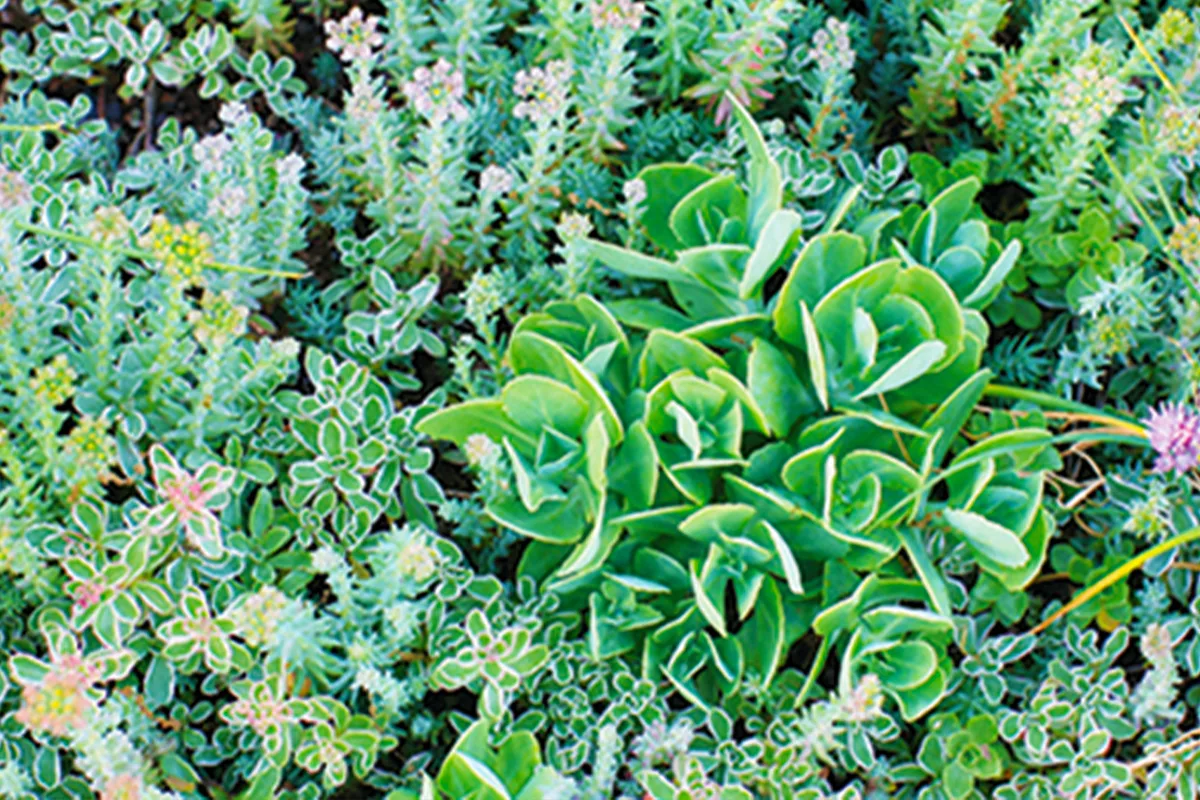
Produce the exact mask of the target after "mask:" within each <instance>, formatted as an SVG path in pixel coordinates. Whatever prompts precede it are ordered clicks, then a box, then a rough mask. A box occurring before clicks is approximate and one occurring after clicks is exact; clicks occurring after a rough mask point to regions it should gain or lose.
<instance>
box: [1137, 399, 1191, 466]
mask: <svg viewBox="0 0 1200 800" xmlns="http://www.w3.org/2000/svg"><path fill="white" fill-rule="evenodd" d="M1143 422H1145V424H1146V427H1147V428H1148V429H1149V435H1150V446H1151V447H1153V448H1154V451H1155V452H1156V453H1158V458H1157V459H1155V460H1154V471H1155V472H1170V471H1171V470H1174V471H1175V472H1187V471H1188V470H1190V469H1192V468H1193V467H1195V466H1196V463H1197V461H1200V414H1197V413H1196V412H1194V411H1191V410H1189V409H1187V408H1184V406H1183V404H1182V403H1163V404H1162V406H1160V407H1159V408H1157V409H1151V411H1150V416H1149V417H1148V418H1147V419H1145V420H1143Z"/></svg>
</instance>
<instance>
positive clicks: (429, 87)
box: [404, 58, 467, 125]
mask: <svg viewBox="0 0 1200 800" xmlns="http://www.w3.org/2000/svg"><path fill="white" fill-rule="evenodd" d="M465 92H466V83H465V82H464V80H463V74H462V73H461V72H459V71H458V70H456V69H454V68H453V67H452V66H450V63H449V62H447V61H446V60H445V59H440V58H439V59H438V61H437V63H436V64H434V65H433V68H432V69H430V68H429V67H418V68H417V70H416V71H415V72H414V73H413V76H412V80H410V81H408V82H407V83H405V84H404V96H405V97H407V98H408V102H410V103H412V105H413V108H414V109H416V111H417V113H418V114H420V115H421V116H423V117H425V118H426V119H427V120H429V121H430V122H432V123H434V124H436V125H440V124H441V123H443V122H445V121H446V120H448V119H455V120H460V121H461V120H464V119H466V118H467V107H466V106H465V105H463V103H462V99H463V94H464V93H465Z"/></svg>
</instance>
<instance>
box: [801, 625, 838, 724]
mask: <svg viewBox="0 0 1200 800" xmlns="http://www.w3.org/2000/svg"><path fill="white" fill-rule="evenodd" d="M831 649H833V635H832V634H830V635H829V636H826V637H825V638H824V639H822V640H821V648H820V649H819V650H817V657H816V658H814V659H813V664H812V668H811V669H810V670H809V671H808V678H807V679H806V680H805V681H804V686H802V687H801V688H800V694H798V695H796V702H795V703H794V704H793V705H792V708H800V707H801V706H802V705H804V701H805V700H807V699H808V693H809V692H810V691H812V687H813V684H815V683H816V682H817V676H818V675H820V674H821V670H823V669H825V659H826V658H828V657H829V651H830V650H831Z"/></svg>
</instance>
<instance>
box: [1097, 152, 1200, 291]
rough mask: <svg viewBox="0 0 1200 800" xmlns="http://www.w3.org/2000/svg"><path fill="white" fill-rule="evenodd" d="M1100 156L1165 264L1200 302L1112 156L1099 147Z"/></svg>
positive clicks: (1192, 282) (1191, 282) (1196, 288)
mask: <svg viewBox="0 0 1200 800" xmlns="http://www.w3.org/2000/svg"><path fill="white" fill-rule="evenodd" d="M1100 155H1101V156H1102V157H1103V158H1104V163H1105V164H1107V165H1108V169H1109V171H1110V172H1112V174H1113V177H1114V178H1116V179H1117V183H1119V184H1120V185H1121V194H1123V195H1125V198H1126V199H1127V200H1128V201H1129V202H1130V203H1132V204H1133V207H1134V208H1135V209H1137V212H1138V214H1139V215H1140V216H1141V217H1142V219H1143V220H1145V222H1146V226H1147V227H1148V228H1150V232H1151V233H1153V234H1154V238H1155V239H1157V240H1158V245H1159V247H1161V248H1162V251H1163V255H1164V256H1165V257H1166V259H1167V263H1169V264H1170V265H1171V269H1173V270H1175V272H1176V273H1177V274H1178V275H1179V277H1180V278H1182V279H1183V282H1184V283H1186V284H1187V287H1188V290H1189V291H1190V292H1191V293H1192V297H1194V298H1196V299H1197V300H1200V286H1197V285H1196V281H1195V279H1193V278H1192V276H1191V275H1190V274H1189V273H1188V271H1187V269H1186V268H1185V267H1184V266H1183V265H1182V264H1180V263H1179V262H1178V261H1177V260H1176V259H1175V256H1173V255H1171V249H1170V248H1169V247H1168V246H1167V240H1166V237H1164V236H1163V235H1162V231H1160V230H1159V229H1158V226H1157V225H1155V224H1154V220H1153V219H1152V218H1151V217H1150V212H1148V211H1146V207H1145V206H1144V205H1142V201H1141V200H1139V199H1138V197H1137V195H1136V194H1135V193H1134V191H1133V189H1131V188H1130V187H1129V184H1128V183H1127V182H1126V180H1125V176H1124V175H1123V174H1121V170H1119V169H1117V165H1116V163H1115V162H1114V161H1113V160H1112V156H1110V155H1109V154H1108V150H1107V149H1106V148H1104V147H1101V148H1100Z"/></svg>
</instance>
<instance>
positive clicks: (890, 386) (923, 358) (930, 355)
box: [854, 341, 946, 400]
mask: <svg viewBox="0 0 1200 800" xmlns="http://www.w3.org/2000/svg"><path fill="white" fill-rule="evenodd" d="M945 354H946V345H945V344H944V343H942V342H939V341H930V342H921V343H920V344H919V345H917V346H916V347H914V348H913V349H912V350H911V351H909V352H908V353H906V354H905V355H904V357H903V358H901V359H900V360H899V361H897V362H896V363H895V364H893V365H892V366H891V368H890V369H888V371H887V372H885V373H883V374H882V375H880V376H879V377H878V378H877V379H876V380H875V382H874V383H872V384H871V385H870V386H868V387H867V388H866V389H863V390H862V391H861V392H859V393H858V394H857V395H855V396H854V399H855V400H861V399H863V398H864V397H872V396H874V395H877V394H886V393H888V392H890V391H893V390H895V389H899V388H900V387H901V386H904V385H906V384H909V383H912V382H913V381H915V380H916V379H917V378H919V377H921V376H922V375H924V374H925V373H926V372H928V371H929V368H930V367H932V366H933V365H934V364H936V363H938V362H939V361H941V360H942V356H944V355H945Z"/></svg>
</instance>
